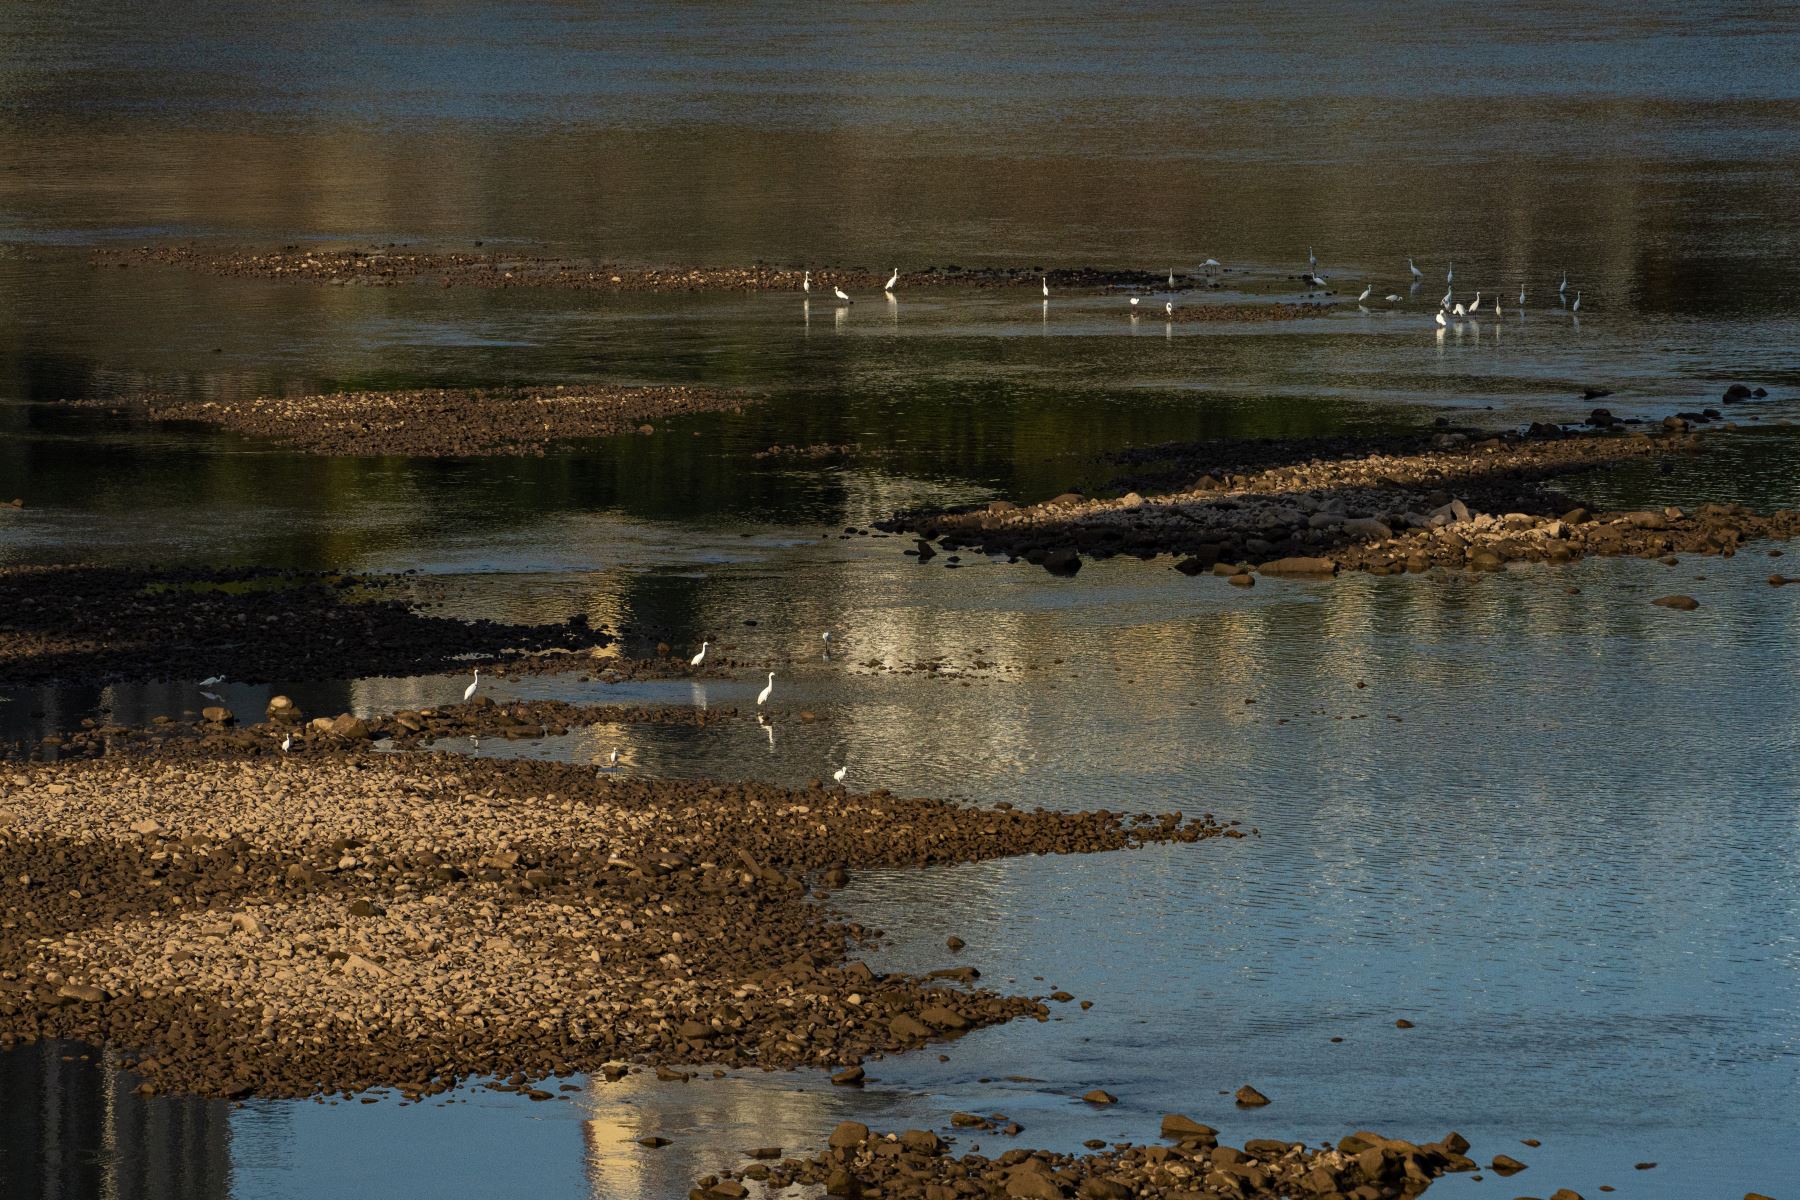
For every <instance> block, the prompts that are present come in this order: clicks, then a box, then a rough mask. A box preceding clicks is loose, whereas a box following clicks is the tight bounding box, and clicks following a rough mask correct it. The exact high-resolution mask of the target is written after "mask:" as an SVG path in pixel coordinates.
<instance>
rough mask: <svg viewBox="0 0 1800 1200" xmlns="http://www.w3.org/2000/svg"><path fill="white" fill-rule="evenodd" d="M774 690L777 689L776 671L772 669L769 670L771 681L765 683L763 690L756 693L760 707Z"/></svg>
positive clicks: (757, 703)
mask: <svg viewBox="0 0 1800 1200" xmlns="http://www.w3.org/2000/svg"><path fill="white" fill-rule="evenodd" d="M774 690H775V672H773V671H770V672H769V682H768V683H766V684H764V685H763V690H762V691H760V692H758V693H756V705H757V707H758V708H761V707H762V705H763V702H764V701H766V700H768V698H769V696H770V694H771V693H773V692H774Z"/></svg>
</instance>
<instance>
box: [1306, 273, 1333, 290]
mask: <svg viewBox="0 0 1800 1200" xmlns="http://www.w3.org/2000/svg"><path fill="white" fill-rule="evenodd" d="M1300 278H1301V281H1302V282H1304V283H1305V284H1306V286H1307V287H1316V288H1322V287H1324V286H1325V280H1326V278H1327V277H1326V276H1324V275H1320V274H1319V273H1318V272H1316V271H1308V272H1307V273H1306V274H1304V275H1302V276H1301V277H1300Z"/></svg>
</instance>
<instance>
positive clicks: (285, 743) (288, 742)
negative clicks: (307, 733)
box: [281, 733, 294, 754]
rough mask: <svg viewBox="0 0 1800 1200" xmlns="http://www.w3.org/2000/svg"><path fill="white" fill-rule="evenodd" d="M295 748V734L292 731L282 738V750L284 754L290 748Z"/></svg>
mask: <svg viewBox="0 0 1800 1200" xmlns="http://www.w3.org/2000/svg"><path fill="white" fill-rule="evenodd" d="M293 748H294V735H293V734H291V733H290V734H288V735H287V736H286V737H284V738H282V739H281V752H282V753H283V754H286V753H287V752H288V751H289V750H292V749H293Z"/></svg>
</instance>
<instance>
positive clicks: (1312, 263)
mask: <svg viewBox="0 0 1800 1200" xmlns="http://www.w3.org/2000/svg"><path fill="white" fill-rule="evenodd" d="M1306 265H1307V266H1308V267H1310V268H1312V269H1313V270H1315V271H1317V270H1318V269H1319V260H1318V259H1316V258H1314V257H1313V252H1312V247H1311V246H1308V247H1307V248H1306Z"/></svg>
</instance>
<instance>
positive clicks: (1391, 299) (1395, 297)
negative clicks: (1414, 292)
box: [1382, 292, 1400, 304]
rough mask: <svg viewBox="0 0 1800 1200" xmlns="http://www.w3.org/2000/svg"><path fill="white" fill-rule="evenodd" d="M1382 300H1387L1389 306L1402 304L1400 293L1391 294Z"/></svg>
mask: <svg viewBox="0 0 1800 1200" xmlns="http://www.w3.org/2000/svg"><path fill="white" fill-rule="evenodd" d="M1382 299H1383V300H1386V301H1387V302H1388V303H1389V304H1398V303H1400V293H1399V292H1389V293H1388V294H1387V295H1385V296H1383V297H1382Z"/></svg>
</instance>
